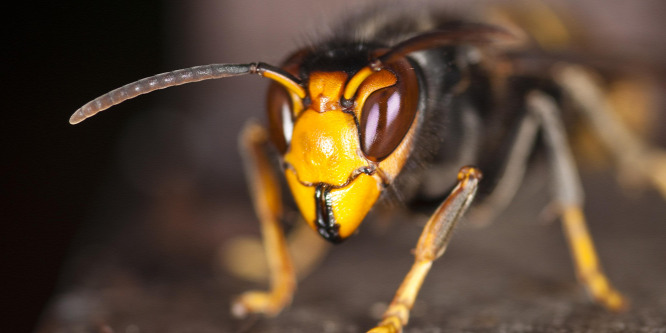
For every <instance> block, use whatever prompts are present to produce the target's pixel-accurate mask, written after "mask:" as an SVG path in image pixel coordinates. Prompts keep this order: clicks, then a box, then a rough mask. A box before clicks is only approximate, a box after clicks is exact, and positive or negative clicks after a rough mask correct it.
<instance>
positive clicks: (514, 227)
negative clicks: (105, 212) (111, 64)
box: [38, 175, 666, 333]
mask: <svg viewBox="0 0 666 333" xmlns="http://www.w3.org/2000/svg"><path fill="white" fill-rule="evenodd" d="M540 186H541V187H540ZM540 186H536V187H531V188H530V187H528V188H524V189H523V191H522V193H521V195H519V201H518V202H517V203H516V204H514V205H513V206H512V208H511V209H510V211H509V212H508V213H507V214H505V215H504V216H503V217H502V218H501V219H500V221H498V222H497V223H495V224H493V225H491V226H489V227H486V228H483V229H476V228H472V227H470V224H466V225H463V226H462V228H460V229H459V230H458V232H457V233H456V234H455V235H454V238H453V241H452V245H451V246H450V247H449V249H448V250H447V253H445V255H444V256H443V257H442V258H441V259H440V260H439V261H437V262H436V263H435V265H434V268H433V270H432V272H431V274H430V275H429V276H428V278H427V279H426V282H425V285H424V287H423V290H422V292H421V294H420V297H419V298H418V300H417V303H416V305H415V308H414V310H413V313H412V314H413V316H412V320H411V322H410V324H409V325H408V326H407V329H406V332H414V333H416V332H433V333H434V332H666V283H664V281H666V227H664V222H665V218H664V217H665V216H666V203H664V201H663V200H662V199H661V198H660V197H659V196H658V195H657V194H656V193H655V192H652V191H648V192H646V193H643V194H639V195H638V196H635V197H634V198H633V199H626V198H625V197H624V196H623V195H622V194H621V193H620V190H619V188H618V187H617V186H616V185H614V183H613V181H612V179H611V178H610V176H608V175H601V176H592V177H587V178H586V183H585V187H586V189H587V193H588V205H587V209H586V210H587V212H588V218H589V221H590V225H591V231H592V233H593V235H594V237H595V240H596V242H597V246H598V250H599V252H600V254H601V257H602V262H603V263H604V266H605V269H606V271H607V272H608V274H609V276H610V278H611V280H612V281H614V282H615V284H616V285H617V287H618V288H619V289H620V290H621V291H623V292H624V293H625V294H626V296H628V297H629V298H630V299H631V301H632V307H631V309H630V310H629V311H628V312H626V313H622V314H613V313H609V312H606V311H605V310H603V309H601V308H599V307H597V306H595V305H593V304H590V303H589V302H588V300H587V298H586V295H585V293H584V291H583V290H582V288H581V287H580V286H579V285H578V284H576V283H575V279H574V274H573V270H572V266H571V264H570V258H569V254H568V252H567V249H566V244H565V241H564V239H563V236H562V232H561V228H560V224H559V223H557V222H556V223H549V224H544V223H541V222H539V220H538V218H537V217H536V216H535V214H533V213H529V212H528V211H529V209H528V208H527V207H530V206H535V205H536V206H538V205H540V204H542V203H544V201H543V200H542V199H543V198H542V199H538V200H537V199H534V200H536V201H534V200H532V199H533V198H531V197H534V193H535V191H539V190H542V189H543V187H542V186H543V185H540ZM176 197H177V195H176ZM536 197H539V196H536ZM527 198H531V199H530V201H528V200H527ZM169 200H172V199H169ZM173 200H176V201H178V200H180V201H183V200H182V198H180V199H173ZM185 202H187V200H185ZM194 202H195V201H191V203H193V204H194ZM534 202H536V204H535V203H534ZM186 206H187V204H183V205H182V207H181V208H178V209H175V210H172V211H170V213H174V212H175V211H178V210H180V211H181V213H183V212H187V211H190V212H193V211H197V212H199V213H200V214H202V215H206V214H208V215H207V216H208V218H205V219H204V220H206V221H207V222H201V219H200V218H196V217H193V216H189V218H188V216H187V214H181V215H178V214H176V215H178V216H177V217H178V218H180V219H185V220H187V221H188V222H186V223H181V225H180V226H179V227H178V228H181V227H183V226H186V225H189V226H190V227H186V228H185V229H179V230H180V231H178V230H172V231H168V230H166V229H168V228H173V227H174V225H173V224H170V223H169V222H168V221H172V223H178V222H177V220H178V218H175V219H170V218H166V219H165V220H162V221H161V220H160V219H159V218H155V217H154V216H153V217H152V218H150V216H151V215H150V214H148V215H147V216H148V217H149V218H147V219H146V221H148V222H150V221H152V224H151V223H147V225H148V226H147V225H143V226H141V225H135V226H134V228H128V229H125V230H124V231H123V232H120V233H116V234H115V236H114V237H113V238H114V239H111V240H106V241H103V242H102V243H97V244H98V247H97V248H98V250H99V251H97V252H96V253H97V254H96V255H90V253H94V251H93V252H88V255H86V254H85V253H81V252H79V255H78V256H75V258H79V259H77V260H73V261H72V262H73V264H72V265H70V267H71V268H70V270H69V272H70V274H69V275H66V276H67V277H66V278H65V279H64V280H65V281H64V284H63V288H62V289H61V291H60V293H58V295H57V297H55V298H54V301H53V302H52V305H51V307H50V309H49V310H48V312H47V314H46V316H45V318H44V320H43V321H42V324H41V325H40V329H38V332H40V333H45V332H364V330H366V329H369V328H371V327H372V326H373V324H374V323H375V322H376V321H377V320H378V316H379V315H380V314H381V313H382V309H383V308H384V307H385V306H386V304H387V303H388V302H389V301H390V299H391V297H392V295H393V292H394V291H395V288H396V287H397V286H398V284H399V283H400V281H401V279H402V277H403V274H405V273H406V272H407V270H408V269H409V267H410V266H411V260H412V256H411V255H410V252H409V251H410V249H411V248H412V247H413V245H414V244H415V242H416V239H417V237H418V235H419V232H420V230H419V227H418V226H416V225H414V224H409V223H396V224H389V225H387V226H384V227H383V228H377V227H376V225H375V226H372V225H366V226H364V228H363V229H362V232H361V233H360V234H359V235H356V236H355V237H353V238H352V239H350V240H349V241H347V242H346V243H343V244H341V245H338V246H335V247H334V248H333V251H332V252H331V253H330V254H329V255H328V257H327V258H326V259H325V261H324V263H323V264H322V266H321V267H319V269H317V270H316V271H315V272H314V273H312V274H311V275H310V276H308V277H307V278H306V279H305V280H304V281H302V282H301V283H300V285H299V289H298V291H297V294H296V297H295V299H294V301H293V304H292V306H291V307H289V308H288V309H286V310H284V311H283V313H282V314H280V315H279V316H278V317H276V318H268V319H265V318H256V317H255V318H249V319H245V320H236V319H232V318H231V316H230V314H229V302H230V299H231V298H232V297H233V296H234V295H237V294H239V293H240V292H242V291H244V290H247V289H251V288H261V287H263V285H261V284H257V283H252V282H246V281H241V280H239V279H236V278H234V277H231V276H229V275H228V274H227V273H225V272H224V271H223V270H222V269H220V266H219V264H218V261H217V260H216V258H217V256H216V251H218V249H219V246H217V245H216V244H215V242H214V238H215V236H211V235H219V236H220V239H222V242H224V241H225V240H224V239H226V240H228V239H229V238H230V237H234V235H233V233H236V232H238V233H245V232H246V231H248V230H250V231H251V230H253V229H255V228H254V227H255V226H254V225H253V223H255V220H254V218H253V216H252V214H251V211H250V209H249V206H247V205H245V204H237V205H226V206H225V205H222V206H220V207H218V206H216V205H212V206H211V207H216V208H215V209H213V212H211V211H205V210H203V211H202V210H201V209H200V208H201V206H197V207H198V208H199V209H194V208H195V207H194V206H193V207H189V208H187V207H186ZM154 207H160V205H157V206H154ZM161 207H163V208H164V206H161ZM190 209H191V210H190ZM211 209H212V208H211ZM168 215H169V216H170V214H167V215H164V216H168ZM144 216H145V215H144ZM164 216H163V217H164ZM211 216H217V217H220V221H218V222H212V220H214V218H211ZM165 221H167V222H165ZM174 221H175V222H174ZM234 222H242V223H238V224H236V223H234ZM220 223H223V224H222V225H219V224H220ZM193 226H196V227H193ZM156 227H158V229H159V227H161V228H163V229H164V230H162V231H159V230H158V229H150V228H156ZM380 229H381V230H380ZM230 230H231V231H233V232H232V234H229V233H228V232H230ZM378 230H380V231H378ZM156 235H159V236H156ZM90 248H91V247H88V248H87V249H90ZM92 248H94V247H92Z"/></svg>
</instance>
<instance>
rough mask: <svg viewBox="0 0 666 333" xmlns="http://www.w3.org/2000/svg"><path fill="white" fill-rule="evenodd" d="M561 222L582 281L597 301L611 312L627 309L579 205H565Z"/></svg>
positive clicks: (625, 302)
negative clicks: (606, 268)
mask: <svg viewBox="0 0 666 333" xmlns="http://www.w3.org/2000/svg"><path fill="white" fill-rule="evenodd" d="M562 222H563V223H564V232H565V234H566V238H567V240H568V242H569V247H570V249H571V255H572V256H573V261H574V265H575V267H576V273H577V276H578V279H579V280H580V282H581V283H582V284H583V285H584V286H585V287H586V288H587V290H588V292H589V293H590V295H591V296H592V297H593V298H594V299H595V301H596V302H597V303H599V304H601V305H603V306H604V307H606V308H607V309H609V310H612V311H621V310H624V309H625V308H626V307H627V301H626V300H625V299H624V297H622V295H621V294H620V293H619V292H618V291H617V290H615V288H613V286H612V285H611V284H610V282H609V280H608V278H607V277H606V275H605V274H604V272H603V270H602V269H601V265H600V264H599V258H598V257H597V252H596V250H595V249H594V243H593V242H592V237H591V236H590V233H589V232H588V230H587V226H586V223H585V216H584V215H583V212H582V211H581V209H580V207H577V206H570V207H566V208H565V209H564V212H563V215H562Z"/></svg>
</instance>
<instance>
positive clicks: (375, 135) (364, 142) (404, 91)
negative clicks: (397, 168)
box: [360, 81, 418, 162]
mask: <svg viewBox="0 0 666 333" xmlns="http://www.w3.org/2000/svg"><path fill="white" fill-rule="evenodd" d="M415 83H416V82H414V84H415ZM417 89H418V87H416V86H412V85H409V84H404V83H400V81H398V83H396V84H395V85H393V86H390V87H387V88H383V89H379V90H377V91H375V92H373V93H372V94H371V95H370V96H368V98H367V99H366V100H365V103H363V107H362V109H361V119H360V127H361V150H363V153H364V154H365V156H366V157H367V158H368V159H369V160H371V161H374V162H381V161H382V160H384V159H385V158H386V157H388V156H389V155H391V153H392V152H393V151H394V150H395V149H396V148H397V147H398V145H400V142H402V139H403V138H404V137H405V135H406V134H407V132H408V131H409V128H410V127H411V126H412V122H413V121H414V117H415V115H416V108H417V104H418V103H417V102H418V101H417V96H416V95H417V94H416V93H415V90H417Z"/></svg>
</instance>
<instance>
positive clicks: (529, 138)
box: [470, 113, 540, 226]
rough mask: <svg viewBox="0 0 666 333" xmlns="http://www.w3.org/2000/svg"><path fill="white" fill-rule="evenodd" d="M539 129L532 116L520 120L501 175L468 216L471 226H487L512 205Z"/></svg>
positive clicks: (535, 119)
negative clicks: (490, 190) (472, 224)
mask: <svg viewBox="0 0 666 333" xmlns="http://www.w3.org/2000/svg"><path fill="white" fill-rule="evenodd" d="M539 126H540V124H539V120H538V119H537V117H536V116H535V115H533V114H531V113H527V114H525V115H524V116H523V119H522V120H521V122H520V124H519V126H518V128H517V129H516V131H515V133H516V135H515V137H514V138H513V141H512V144H511V149H510V151H509V152H508V156H507V158H506V160H505V161H504V162H503V165H504V166H503V171H502V174H501V176H499V177H498V182H497V184H496V185H495V186H494V189H493V190H492V192H491V193H490V194H488V195H487V196H486V197H484V198H483V200H482V201H481V202H479V203H478V204H476V205H475V207H474V210H473V211H471V212H470V215H471V216H470V222H473V223H474V224H477V225H480V226H484V225H487V224H490V223H491V222H492V221H493V220H494V218H495V217H496V216H497V215H498V214H499V213H501V212H502V211H503V210H504V209H505V208H506V207H507V206H508V205H509V203H511V200H512V199H513V197H514V196H515V195H516V193H517V192H518V188H519V187H520V185H521V184H522V182H523V179H524V178H525V173H526V170H527V163H528V160H529V157H530V154H531V153H532V150H533V149H534V145H535V142H536V140H535V138H536V137H537V135H538V133H539Z"/></svg>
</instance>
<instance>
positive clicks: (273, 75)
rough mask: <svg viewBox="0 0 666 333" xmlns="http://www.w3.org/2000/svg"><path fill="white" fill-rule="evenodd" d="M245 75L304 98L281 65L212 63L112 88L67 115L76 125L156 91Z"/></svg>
mask: <svg viewBox="0 0 666 333" xmlns="http://www.w3.org/2000/svg"><path fill="white" fill-rule="evenodd" d="M246 74H259V75H262V76H265V77H267V78H269V79H272V80H274V81H277V82H278V83H280V84H282V85H283V86H285V87H286V88H287V89H288V90H290V91H293V92H294V93H296V95H298V96H299V97H301V98H303V97H305V89H303V87H302V86H301V81H300V80H299V79H297V78H295V77H294V76H292V75H291V74H289V73H287V72H285V71H283V70H282V69H280V68H277V67H273V66H271V65H268V64H264V63H261V62H260V63H250V64H211V65H203V66H195V67H190V68H185V69H179V70H176V71H173V72H166V73H162V74H157V75H155V76H150V77H147V78H145V79H141V80H139V81H135V82H132V83H130V84H126V85H124V86H122V87H120V88H118V89H114V90H111V91H110V92H108V93H106V94H104V95H102V96H99V97H97V98H95V99H93V100H92V101H90V102H88V103H86V104H85V105H84V106H82V107H80V108H79V109H78V110H76V112H74V114H73V115H72V116H71V117H70V118H69V123H70V124H72V125H74V124H78V123H80V122H82V121H84V120H85V119H86V118H90V117H92V116H94V115H95V114H97V113H99V112H101V111H104V110H106V109H108V108H110V107H112V106H114V105H116V104H120V103H122V102H124V101H126V100H128V99H132V98H134V97H136V96H139V95H143V94H147V93H149V92H153V91H155V90H159V89H164V88H169V87H173V86H178V85H181V84H186V83H192V82H198V81H203V80H212V79H221V78H225V77H232V76H240V75H246Z"/></svg>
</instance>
